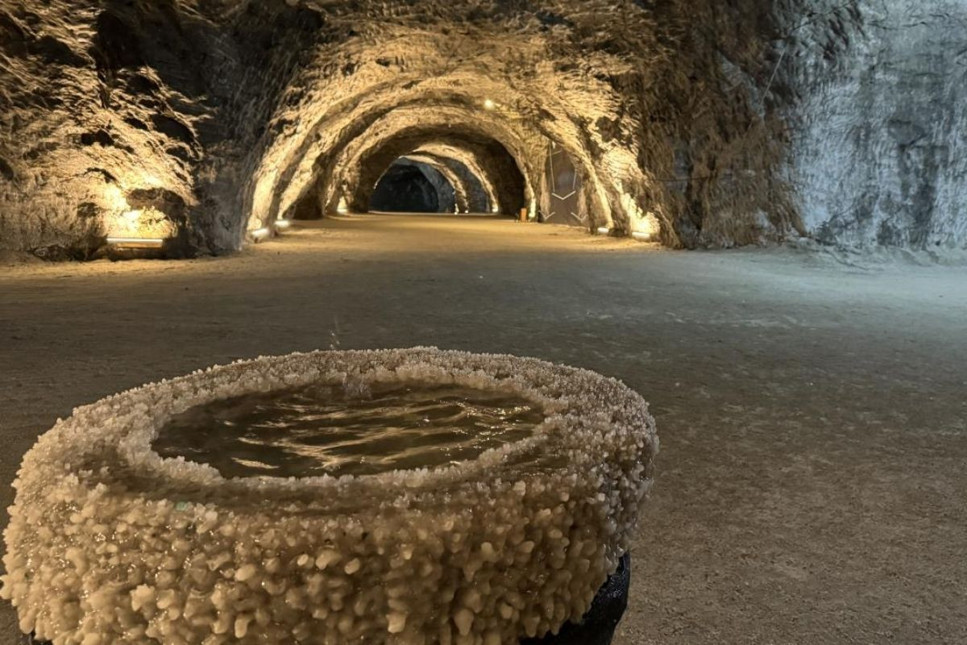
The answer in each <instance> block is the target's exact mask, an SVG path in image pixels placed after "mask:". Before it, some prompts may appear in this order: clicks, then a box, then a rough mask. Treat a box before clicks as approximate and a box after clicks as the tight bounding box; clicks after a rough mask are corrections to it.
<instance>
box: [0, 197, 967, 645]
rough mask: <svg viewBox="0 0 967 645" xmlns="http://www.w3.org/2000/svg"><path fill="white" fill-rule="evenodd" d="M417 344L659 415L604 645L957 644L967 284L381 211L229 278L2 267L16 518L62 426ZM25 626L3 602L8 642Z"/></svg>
mask: <svg viewBox="0 0 967 645" xmlns="http://www.w3.org/2000/svg"><path fill="white" fill-rule="evenodd" d="M421 344H422V345H437V346H440V347H446V348H458V349H467V350H473V351H490V352H509V353H514V354H521V355H531V356H537V357H541V358H545V359H549V360H553V361H560V362H565V363H570V364H573V365H578V366H582V367H587V368H590V369H594V370H597V371H599V372H602V373H604V374H608V375H612V376H616V377H619V378H621V379H622V380H624V381H625V382H627V383H628V384H629V385H631V386H632V387H634V388H635V389H637V390H639V391H640V392H641V393H642V394H644V396H645V398H647V399H648V400H649V401H650V402H651V403H652V411H653V413H654V415H655V416H656V418H657V420H658V426H659V432H660V434H661V439H662V454H661V456H660V463H659V476H658V479H657V482H656V486H655V488H654V491H653V494H652V497H651V499H650V501H649V502H648V504H647V507H646V512H645V514H644V517H643V521H642V524H641V529H640V537H639V538H638V540H637V542H636V543H635V545H634V549H633V554H634V573H633V578H632V596H631V601H630V606H629V610H628V613H627V615H626V617H625V620H624V622H623V623H622V625H621V626H620V627H619V632H618V637H617V639H616V645H632V644H634V645H643V644H648V643H660V644H666V643H667V644H671V643H682V644H685V643H687V644H698V643H776V644H779V643H886V642H895V643H910V644H912V643H931V644H935V643H965V642H967V269H964V268H944V267H938V266H933V267H921V266H912V265H906V266H901V265H895V264H892V265H891V264H875V265H871V266H870V267H867V268H861V267H857V266H844V265H843V264H841V263H838V262H835V261H833V260H832V259H830V258H829V257H828V256H826V255H822V254H815V253H807V252H801V251H790V250H748V251H734V252H717V253H710V252H692V253H686V252H670V251H663V250H659V249H657V248H654V247H651V246H649V245H644V244H639V243H634V242H629V241H626V240H614V239H608V238H601V237H590V236H587V235H584V234H582V233H580V232H576V231H571V230H566V229H560V228H554V227H542V226H537V225H523V224H516V223H514V222H510V221H506V220H496V219H490V218H441V217H436V218H433V217H423V218H416V217H392V216H385V217H384V216H380V217H375V216H369V217H360V218H352V219H351V218H344V219H339V220H330V221H328V222H326V223H324V224H317V225H315V226H311V227H310V228H303V229H300V230H294V231H292V232H291V233H289V234H287V235H285V236H284V237H282V238H280V239H278V240H275V241H273V242H271V243H266V244H262V245H259V246H255V247H251V248H249V249H247V250H246V251H245V252H243V253H241V254H238V255H235V256H232V257H226V258H218V259H213V258H209V259H202V260H196V261H190V262H157V261H134V262H127V263H110V262H107V261H101V262H95V263H90V264H58V265H49V264H27V265H19V266H0V441H2V442H3V446H4V447H3V451H2V452H0V480H2V483H3V484H4V486H3V488H2V490H0V506H2V507H4V508H5V507H6V506H8V505H9V504H10V503H11V502H12V499H13V491H12V489H10V488H9V486H8V484H9V483H10V482H11V481H12V479H13V478H14V474H15V471H16V469H17V466H18V464H19V461H20V458H21V456H22V454H23V453H24V452H25V451H26V450H27V449H28V448H29V447H30V446H31V445H32V444H33V442H34V440H35V439H36V437H37V435H38V434H39V433H41V432H43V431H44V430H45V429H46V428H48V427H49V426H50V425H51V424H52V423H53V422H54V420H55V419H56V418H57V417H58V416H66V415H68V414H70V411H71V408H72V407H73V406H76V405H79V404H83V403H88V402H91V401H94V400H96V399H98V398H100V397H103V396H105V395H108V394H111V393H113V392H116V391H119V390H122V389H125V388H128V387H132V386H136V385H139V384H141V383H144V382H148V381H154V380H158V379H160V378H162V377H169V376H177V375H180V374H183V373H186V372H188V371H191V370H193V369H196V368H200V367H204V366H207V365H210V364H213V363H225V362H228V361H231V360H233V359H236V358H242V357H252V356H256V355H259V354H281V353H287V352H291V351H296V350H311V349H316V348H329V347H338V348H345V349H348V348H377V347H396V346H412V345H421ZM6 521H7V515H6V512H5V511H4V512H3V513H2V514H0V524H2V525H6ZM14 625H15V619H14V615H13V611H12V609H11V608H10V607H9V606H8V605H5V606H2V607H0V643H2V644H3V645H6V644H8V643H9V644H13V643H15V642H16V636H15V635H14V632H15V629H14Z"/></svg>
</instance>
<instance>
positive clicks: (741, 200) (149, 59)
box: [0, 0, 967, 259]
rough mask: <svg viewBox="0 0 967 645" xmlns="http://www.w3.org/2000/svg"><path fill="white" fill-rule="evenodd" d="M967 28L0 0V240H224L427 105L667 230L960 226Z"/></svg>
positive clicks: (884, 239) (272, 2)
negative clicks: (556, 149) (558, 149)
mask: <svg viewBox="0 0 967 645" xmlns="http://www.w3.org/2000/svg"><path fill="white" fill-rule="evenodd" d="M965 52H967V0H936V1H934V2H930V3H918V2H914V1H913V0H808V1H807V0H730V2H728V3H722V2H720V1H719V0H690V1H689V2H684V1H683V0H587V1H584V2H569V1H566V0H521V1H519V2H499V1H494V2H485V3H478V2H473V3H470V2H467V3H464V2H450V3H436V2H426V3H417V4H414V3H411V2H405V1H403V0H393V1H385V2H383V1H377V0H358V1H354V2H342V1H338V0H332V1H327V2H319V1H309V0H263V1H260V2H255V1H254V0H157V1H152V2H148V1H147V0H50V1H49V2H44V3H42V4H40V3H38V2H36V1H33V0H0V248H3V249H18V250H26V251H30V252H32V253H34V254H36V255H39V256H42V257H48V258H55V259H59V258H85V257H90V256H91V255H92V254H93V253H94V252H95V251H96V250H97V249H98V247H100V246H101V245H103V243H104V239H105V237H106V236H107V235H110V234H115V235H124V234H125V233H126V232H127V231H128V230H129V229H130V227H131V226H132V221H133V219H132V218H137V225H138V226H139V227H141V232H142V233H143V232H144V231H147V232H148V233H147V234H149V235H157V236H166V237H167V236H170V237H172V238H173V240H174V242H175V243H174V244H173V250H174V252H175V254H179V255H190V254H195V253H221V252H226V251H231V250H234V249H237V248H239V246H240V245H241V244H242V243H243V242H244V240H245V237H246V231H249V230H252V229H254V228H260V227H264V226H271V223H272V221H273V220H274V219H276V218H279V217H282V216H287V215H292V214H294V213H299V214H301V215H300V216H312V215H314V214H318V213H323V212H326V211H327V210H329V209H331V207H332V204H330V202H331V201H332V199H333V198H334V195H335V194H336V193H337V192H339V191H343V190H344V189H345V191H344V192H346V193H347V194H350V195H353V194H358V193H359V185H358V184H359V182H360V181H362V180H363V179H364V177H363V175H365V174H366V173H365V172H362V171H361V170H360V168H358V167H355V166H353V165H352V163H351V162H352V161H353V160H355V161H358V160H359V159H361V158H363V157H364V156H365V155H368V154H370V153H371V152H372V151H378V150H379V149H380V148H381V146H382V144H383V143H385V140H389V139H393V138H394V137H399V136H401V133H403V132H405V131H407V130H408V129H412V128H413V127H414V126H415V125H418V124H422V125H424V126H427V127H430V126H434V125H435V126H439V127H438V130H437V133H438V134H439V132H440V131H441V130H440V129H439V128H443V127H446V128H449V129H452V130H453V131H454V132H457V131H461V130H467V129H468V128H470V127H471V125H472V126H473V127H474V128H476V133H477V134H478V135H481V136H485V137H490V138H492V139H493V140H494V142H497V143H498V144H499V145H502V146H503V147H505V148H506V149H507V150H508V151H509V152H510V154H511V157H512V162H513V163H512V164H511V166H513V168H511V166H509V165H507V163H508V162H507V161H506V160H505V159H503V158H500V159H498V158H497V157H495V156H494V155H493V154H490V153H488V152H487V151H486V150H483V149H481V150H483V152H479V151H478V152H477V153H474V154H469V155H468V154H467V153H466V152H459V155H463V156H462V157H461V159H462V161H461V163H463V164H464V165H465V166H467V167H468V168H470V166H474V165H475V166H476V167H475V168H470V169H471V170H472V171H473V174H474V175H475V176H477V177H478V178H479V180H480V182H481V185H482V189H483V190H484V191H485V192H486V193H487V194H488V195H498V194H501V193H502V194H503V197H501V198H500V199H499V201H508V200H510V201H517V200H519V197H515V196H513V195H511V193H512V192H513V193H514V195H516V194H517V188H516V187H514V189H513V191H511V189H510V188H508V187H507V186H506V185H503V184H502V183H501V182H502V181H504V180H502V179H501V178H500V177H498V176H496V175H499V174H501V172H500V171H499V170H498V167H506V168H508V169H510V170H513V171H514V172H515V173H516V172H518V171H519V174H520V175H522V176H523V181H524V199H525V200H526V201H527V202H530V201H531V200H535V201H537V202H538V203H540V200H541V195H539V194H538V193H539V192H540V190H541V182H540V181H539V179H540V171H541V168H540V161H541V160H542V159H543V158H544V157H545V156H546V150H547V147H548V146H549V144H550V142H552V141H553V142H555V143H557V144H559V145H561V146H562V147H564V148H565V149H566V150H567V151H568V154H569V155H570V156H571V157H572V158H573V159H574V160H575V163H576V165H577V166H578V171H579V172H580V173H581V175H582V178H583V179H584V182H585V186H586V198H587V202H588V211H589V213H591V214H592V219H593V224H592V225H593V226H610V227H612V228H613V229H614V230H615V231H617V232H618V233H626V232H631V231H636V230H637V231H648V232H651V233H653V234H654V235H655V237H656V238H657V239H660V240H661V241H662V242H663V243H664V244H666V245H668V246H673V247H680V246H684V247H699V246H719V247H720V246H734V245H742V244H756V243H762V242H769V241H782V240H785V239H789V238H793V237H801V236H807V237H814V238H816V239H818V240H820V241H821V242H825V243H831V244H844V245H854V246H868V245H892V246H902V247H905V248H917V249H923V248H936V247H938V246H940V247H944V248H965V247H967V214H965V200H967V154H965V152H967V140H965V137H967V127H965V126H967V116H965V109H967V108H965V106H967V96H965V93H967V90H965V89H964V88H965V87H967V53H965ZM484 98H487V99H490V98H493V99H494V100H495V103H496V105H497V107H496V109H490V110H489V111H488V110H483V109H481V106H482V104H483V99H484ZM457 143H458V141H457V140H456V139H454V138H452V137H449V136H448V135H446V134H444V135H441V136H438V137H436V138H435V139H434V140H432V141H427V142H426V144H427V145H428V146H430V147H432V148H433V150H435V151H441V150H442V151H444V152H446V151H449V150H456V149H457V148H459V146H457V145H456V144H457ZM402 152H403V153H408V152H414V151H413V150H408V151H402ZM373 154H375V153H373ZM347 160H349V163H345V164H343V165H342V166H341V165H340V164H341V163H342V162H346V161H347ZM501 164H502V165H501ZM366 172H368V171H366ZM366 177H368V175H366ZM367 181H368V179H367ZM514 181H518V180H517V179H515V180H514ZM504 183H506V182H504ZM468 199H469V198H468ZM479 201H480V200H478V202H479ZM505 210H507V211H508V212H510V211H512V210H513V209H512V208H511V207H509V206H506V205H505Z"/></svg>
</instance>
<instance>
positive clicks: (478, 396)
mask: <svg viewBox="0 0 967 645" xmlns="http://www.w3.org/2000/svg"><path fill="white" fill-rule="evenodd" d="M544 418H545V417H544V413H543V411H542V410H541V409H540V408H539V407H538V406H537V405H536V404H535V403H533V402H531V401H528V400H527V399H525V398H523V397H521V396H519V395H515V394H511V393H507V392H500V391H491V390H483V389H473V388H468V387H462V386H453V385H446V386H439V385H436V386H434V385H425V384H419V383H415V384H405V385H403V384H399V383H394V384H392V385H373V386H369V387H368V388H367V391H366V392H365V394H360V393H359V392H355V391H352V389H351V388H350V389H347V388H346V387H344V386H343V385H341V384H339V385H312V386H308V387H302V388H297V389H289V390H283V391H278V392H270V393H258V394H247V395H244V396H239V397H235V398H228V399H223V400H218V401H213V402H210V403H207V404H203V405H199V406H196V407H193V408H189V409H188V410H186V411H184V412H182V413H180V414H178V415H175V416H173V417H172V418H171V419H169V420H168V421H167V423H165V424H164V425H163V426H162V428H161V429H160V431H159V433H158V436H157V438H156V439H155V441H154V444H153V447H154V449H155V451H156V452H157V453H158V454H159V455H161V456H162V457H184V458H185V459H186V460H189V461H193V462H197V463H206V464H209V465H210V466H213V467H214V468H215V469H217V470H218V471H219V473H221V475H222V476H224V477H257V476H269V477H312V476H319V475H332V476H342V475H355V476H361V475H374V474H379V473H383V472H387V471H391V470H407V469H415V468H435V467H440V466H446V465H451V464H456V463H459V462H461V461H467V460H471V459H474V458H476V457H478V456H479V455H480V454H482V453H483V452H485V451H486V450H489V449H491V448H497V447H500V446H502V445H505V444H509V443H513V442H516V441H519V440H521V439H525V438H527V437H529V436H531V435H532V434H533V433H534V430H535V428H536V427H537V426H538V425H539V424H540V423H541V422H542V421H543V420H544Z"/></svg>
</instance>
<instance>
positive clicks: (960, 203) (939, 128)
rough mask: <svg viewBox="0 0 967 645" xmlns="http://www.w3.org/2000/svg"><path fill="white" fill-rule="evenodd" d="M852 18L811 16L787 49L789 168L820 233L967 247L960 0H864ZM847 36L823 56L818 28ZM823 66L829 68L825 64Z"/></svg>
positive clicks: (966, 74) (858, 241)
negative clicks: (797, 95) (839, 51)
mask: <svg viewBox="0 0 967 645" xmlns="http://www.w3.org/2000/svg"><path fill="white" fill-rule="evenodd" d="M859 16H860V17H861V20H860V22H859V23H857V24H854V25H849V24H848V23H842V24H823V23H822V22H817V23H814V24H812V25H807V26H806V27H805V28H803V29H801V30H800V32H799V34H798V35H797V37H796V41H795V42H793V43H790V45H789V47H790V51H794V52H796V53H797V54H802V55H801V56H800V57H799V58H798V59H796V60H795V63H794V65H792V66H791V68H790V69H791V71H792V73H793V74H794V76H793V77H791V79H790V80H791V82H792V83H793V84H794V85H796V86H799V87H807V88H810V89H811V90H812V91H811V92H810V93H809V94H808V95H807V96H805V97H804V100H803V101H802V102H801V103H800V104H798V105H797V106H796V108H795V116H796V119H794V122H796V123H797V124H798V127H797V128H796V130H795V134H794V136H793V146H792V170H793V179H794V181H795V183H796V185H797V186H798V188H799V196H800V200H801V212H802V213H803V217H804V221H805V224H806V226H807V228H808V229H810V230H811V231H814V232H815V233H816V235H817V237H818V238H819V239H821V240H824V241H830V242H842V243H847V244H855V245H876V244H880V245H887V246H901V247H912V248H916V249H929V248H934V247H938V246H940V247H958V248H963V247H965V246H967V2H964V0H939V1H932V2H926V3H924V2H916V1H915V0H889V1H887V0H865V1H864V2H863V3H862V4H861V5H860V8H859ZM822 31H827V32H830V33H832V32H837V31H838V32H839V33H840V37H841V38H844V39H847V40H848V41H849V42H850V46H849V49H848V50H847V56H846V57H840V58H838V59H837V60H836V61H835V62H830V60H829V59H828V56H827V55H826V54H825V49H824V48H823V47H822V40H821V35H822V34H821V32H822ZM831 72H832V73H831Z"/></svg>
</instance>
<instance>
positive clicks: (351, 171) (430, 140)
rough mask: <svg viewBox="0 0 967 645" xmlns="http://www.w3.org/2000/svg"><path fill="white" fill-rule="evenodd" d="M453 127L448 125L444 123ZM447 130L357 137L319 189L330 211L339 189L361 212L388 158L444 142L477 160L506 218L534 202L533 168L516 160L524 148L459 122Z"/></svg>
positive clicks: (415, 128)
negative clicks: (329, 181) (328, 181)
mask: <svg viewBox="0 0 967 645" xmlns="http://www.w3.org/2000/svg"><path fill="white" fill-rule="evenodd" d="M448 125H452V124H448ZM461 125H462V126H463V127H456V128H451V127H447V126H445V125H443V124H437V125H408V127H404V128H400V129H397V130H396V131H394V132H393V133H392V134H389V133H383V135H384V136H379V135H377V136H370V137H367V138H361V139H359V140H357V141H356V142H354V145H352V146H348V147H347V148H346V150H345V151H344V155H343V156H342V157H341V158H340V160H339V161H338V162H337V163H338V166H337V167H338V168H340V169H341V172H340V171H337V172H338V173H339V174H337V175H336V178H335V182H334V183H333V184H332V185H331V186H328V187H322V190H323V191H325V194H326V195H327V204H328V205H329V206H330V207H331V206H332V204H333V203H335V202H337V201H338V199H339V197H340V195H339V194H338V192H339V191H340V190H342V191H345V192H344V195H345V196H346V198H347V202H348V203H349V206H350V208H351V209H359V208H362V207H363V205H364V204H366V203H367V201H368V193H369V191H370V190H371V189H372V186H373V185H374V182H375V178H376V177H377V176H378V175H379V174H380V173H381V171H382V169H383V168H385V167H386V166H387V165H388V164H389V163H390V162H391V161H392V160H393V159H395V158H397V157H400V156H403V155H406V154H409V153H412V152H414V151H415V150H417V149H419V148H420V147H421V146H425V145H433V144H438V145H439V144H443V145H448V146H449V147H450V148H457V149H460V150H463V151H464V152H465V153H466V154H469V155H471V156H472V157H473V158H474V159H475V160H476V165H477V166H478V167H479V168H481V169H483V170H484V173H483V174H485V175H486V176H487V178H488V181H489V183H490V185H491V187H492V188H493V191H494V193H493V201H494V203H495V204H497V205H499V206H500V207H501V210H502V211H503V212H505V213H508V214H513V213H516V212H517V211H518V210H519V209H520V208H523V207H525V205H526V204H527V201H528V200H530V199H533V197H534V195H535V194H536V193H535V190H536V189H535V182H536V178H535V177H534V174H533V172H534V169H533V168H531V167H529V166H528V165H526V161H522V160H521V155H522V154H524V153H523V148H521V147H517V149H516V152H517V154H516V155H515V154H514V151H511V150H509V149H508V148H507V146H506V145H505V144H504V143H503V142H502V141H500V140H497V139H495V138H493V137H491V136H489V133H488V132H487V131H486V130H484V129H481V128H478V127H477V126H475V125H474V124H461Z"/></svg>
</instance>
